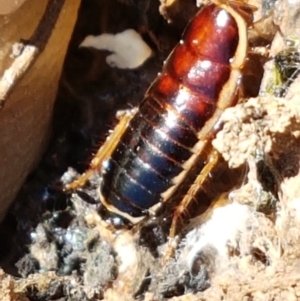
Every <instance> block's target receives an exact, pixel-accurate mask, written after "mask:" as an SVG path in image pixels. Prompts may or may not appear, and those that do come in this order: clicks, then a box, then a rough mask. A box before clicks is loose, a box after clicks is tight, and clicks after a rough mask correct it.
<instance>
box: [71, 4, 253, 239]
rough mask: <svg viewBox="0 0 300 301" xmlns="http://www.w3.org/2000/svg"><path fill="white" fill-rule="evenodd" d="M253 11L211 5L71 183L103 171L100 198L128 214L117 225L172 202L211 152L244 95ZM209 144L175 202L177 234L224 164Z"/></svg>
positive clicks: (117, 211) (78, 183)
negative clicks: (225, 117) (222, 123)
mask: <svg viewBox="0 0 300 301" xmlns="http://www.w3.org/2000/svg"><path fill="white" fill-rule="evenodd" d="M245 16H246V17H247V20H248V18H249V6H248V5H246V4H243V3H239V2H232V4H230V3H229V4H227V3H226V4H224V3H219V2H215V3H213V4H210V5H208V6H206V7H204V8H203V9H202V10H201V11H200V12H199V13H198V14H197V15H196V16H195V18H194V19H193V20H192V21H191V23H190V24H189V25H188V27H187V29H186V31H185V33H184V35H183V39H182V40H181V41H180V43H179V44H178V45H177V47H176V48H175V49H174V50H173V52H172V53H171V54H170V56H169V58H168V59H167V60H166V62H165V64H164V66H163V70H162V72H161V73H160V74H159V75H158V77H157V78H156V80H155V81H154V82H153V84H152V85H151V86H150V88H149V89H148V91H147V93H146V95H145V98H144V100H143V101H142V103H141V104H140V106H139V107H138V108H135V109H134V110H131V111H126V112H125V113H124V114H123V116H122V117H121V118H120V122H119V123H118V125H117V126H116V127H115V129H114V131H113V132H112V134H111V135H110V136H109V137H108V139H107V141H106V142H105V143H104V145H103V146H102V147H101V148H100V150H99V151H98V153H97V154H96V156H95V158H94V159H93V161H92V163H91V169H90V170H89V171H88V172H87V173H85V174H83V175H82V176H81V177H80V178H79V179H78V180H76V181H74V182H73V183H71V184H69V185H67V189H76V188H78V187H79V186H82V185H84V183H85V182H86V180H88V179H89V177H90V175H91V173H92V172H95V171H98V172H100V174H101V186H100V187H99V196H100V200H101V203H102V204H103V205H104V206H105V208H106V209H107V210H108V211H109V212H111V213H112V214H114V215H117V216H119V217H120V218H119V219H114V221H117V222H115V226H120V225H121V224H122V223H123V222H124V221H125V223H127V224H128V223H129V224H131V225H134V224H136V223H138V222H140V221H141V220H143V219H144V218H145V217H147V216H149V215H155V214H156V213H157V208H158V207H161V205H163V204H165V203H167V202H169V201H170V200H171V199H172V197H173V196H174V194H175V192H176V191H177V190H178V189H179V187H180V185H181V184H182V182H183V181H184V180H185V179H186V177H187V176H188V175H189V174H190V171H191V170H192V168H193V166H194V165H195V164H196V163H197V162H198V161H199V160H200V157H203V151H204V149H206V148H207V146H208V145H210V142H211V139H212V138H213V137H214V135H215V133H216V131H217V130H218V125H219V120H220V117H221V115H222V113H223V111H224V110H225V109H226V108H227V107H230V106H233V105H235V104H236V102H237V101H238V96H239V95H238V94H239V93H238V92H239V87H240V80H241V69H242V67H243V64H244V61H245V59H246V55H247V45H248V43H247V22H246V21H245V19H244V17H245ZM251 16H252V12H251ZM209 149H210V151H209V153H208V154H207V156H206V160H205V161H206V162H203V169H202V171H201V172H200V173H199V174H198V175H197V176H196V178H195V179H194V182H193V183H192V185H190V188H189V189H188V191H187V192H186V194H185V197H184V198H183V200H182V201H181V203H180V205H179V206H177V207H176V208H175V212H174V218H173V223H172V226H171V232H170V235H171V236H174V235H175V232H176V223H177V219H178V218H179V217H180V215H181V213H182V212H183V211H184V210H185V208H186V207H187V205H188V204H189V203H190V202H191V201H192V199H193V196H194V194H195V193H196V191H197V189H198V188H199V186H201V184H202V182H203V181H204V180H205V178H206V177H207V176H208V174H209V172H210V171H211V169H212V168H213V167H214V166H215V165H216V164H217V161H218V154H217V153H216V152H215V151H213V150H212V149H211V148H209ZM206 151H207V150H206ZM206 151H205V152H206ZM201 160H202V159H201Z"/></svg>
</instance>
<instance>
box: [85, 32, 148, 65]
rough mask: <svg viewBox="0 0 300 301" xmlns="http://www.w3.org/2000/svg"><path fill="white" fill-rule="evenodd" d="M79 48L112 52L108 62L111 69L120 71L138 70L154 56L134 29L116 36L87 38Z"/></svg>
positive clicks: (106, 34) (102, 35) (104, 35)
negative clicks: (115, 68) (114, 68)
mask: <svg viewBox="0 0 300 301" xmlns="http://www.w3.org/2000/svg"><path fill="white" fill-rule="evenodd" d="M79 47H93V48H95V49H99V50H108V51H110V52H112V54H110V55H108V56H107V58H106V62H107V64H108V65H110V66H111V67H117V68H120V69H134V68H137V67H139V66H141V65H142V64H143V63H144V62H145V61H146V60H147V59H148V58H149V57H150V56H151V54H152V51H151V48H150V47H149V46H148V45H147V44H146V43H145V42H144V40H143V39H142V37H141V35H140V34H139V33H137V32H136V31H135V30H133V29H127V30H125V31H123V32H120V33H117V34H115V35H114V34H108V33H105V34H101V35H99V36H87V37H86V38H85V39H84V41H83V42H82V43H81V44H80V46H79Z"/></svg>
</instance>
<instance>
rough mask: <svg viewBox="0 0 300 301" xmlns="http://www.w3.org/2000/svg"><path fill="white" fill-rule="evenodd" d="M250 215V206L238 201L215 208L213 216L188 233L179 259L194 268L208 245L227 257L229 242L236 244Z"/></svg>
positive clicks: (219, 254)
mask: <svg viewBox="0 0 300 301" xmlns="http://www.w3.org/2000/svg"><path fill="white" fill-rule="evenodd" d="M250 215H251V210H250V209H249V207H248V206H246V205H241V204H239V203H237V202H234V203H232V204H228V205H226V206H224V207H219V208H216V209H214V210H213V213H212V216H211V218H210V219H209V220H208V221H207V222H206V223H205V224H203V225H200V226H199V227H196V228H195V229H193V230H192V231H190V232H189V233H188V234H187V236H186V238H185V240H184V242H183V248H182V249H181V254H180V255H179V259H181V260H184V261H185V262H186V265H187V266H188V267H189V268H192V265H193V263H194V261H195V259H196V258H197V255H198V254H199V253H200V252H202V251H203V250H204V249H205V248H206V247H212V248H213V249H215V250H216V253H217V254H218V256H221V257H223V258H226V257H227V256H228V243H230V245H232V246H235V245H236V241H237V235H238V234H239V232H240V231H241V230H242V229H244V228H245V225H246V221H247V220H248V219H249V217H250Z"/></svg>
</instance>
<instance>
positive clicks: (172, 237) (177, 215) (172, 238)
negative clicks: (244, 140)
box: [163, 149, 220, 262]
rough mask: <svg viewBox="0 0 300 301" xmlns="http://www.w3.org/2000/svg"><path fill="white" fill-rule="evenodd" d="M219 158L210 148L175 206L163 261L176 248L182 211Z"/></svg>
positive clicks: (192, 198)
mask: <svg viewBox="0 0 300 301" xmlns="http://www.w3.org/2000/svg"><path fill="white" fill-rule="evenodd" d="M219 160H220V154H219V153H218V152H217V151H216V150H214V149H212V150H211V151H210V152H209V155H208V162H207V164H206V165H205V166H204V167H203V169H202V170H201V172H200V173H199V175H198V176H197V178H196V179H195V181H194V183H193V184H192V185H191V187H190V188H189V190H188V192H187V193H186V195H185V196H184V198H183V199H182V201H181V202H180V204H179V206H177V207H176V209H175V211H174V215H173V219H172V224H171V228H170V232H169V243H168V247H167V252H166V255H165V257H164V260H163V261H164V262H166V260H167V259H169V258H170V257H172V256H173V255H174V251H175V248H176V244H177V242H176V234H177V225H178V223H179V222H180V219H181V216H182V215H183V214H184V212H185V211H186V210H187V208H188V206H189V204H190V203H191V202H192V201H194V197H195V196H196V194H197V192H198V191H199V188H200V187H201V186H202V185H203V184H204V182H205V181H206V180H207V178H208V177H209V174H210V173H211V172H212V170H213V169H214V168H215V166H216V165H217V164H218V162H219Z"/></svg>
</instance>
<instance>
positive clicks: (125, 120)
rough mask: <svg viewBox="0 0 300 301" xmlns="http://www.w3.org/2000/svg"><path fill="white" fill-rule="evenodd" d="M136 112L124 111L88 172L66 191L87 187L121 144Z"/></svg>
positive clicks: (67, 186) (68, 186) (70, 184)
mask: <svg viewBox="0 0 300 301" xmlns="http://www.w3.org/2000/svg"><path fill="white" fill-rule="evenodd" d="M135 113H136V110H126V111H122V115H121V116H120V121H119V123H118V124H117V125H116V127H115V128H114V130H113V132H112V133H111V134H110V135H109V136H108V137H107V139H106V141H105V142H104V144H103V145H102V146H101V147H100V148H99V150H98V152H97V154H96V155H95V156H94V158H93V160H92V162H91V164H90V168H89V169H88V171H86V172H85V173H83V174H82V175H80V177H79V178H78V179H76V180H75V181H73V182H71V183H69V184H67V185H66V186H65V190H76V189H78V188H79V187H82V186H84V185H85V183H86V182H87V181H88V180H89V179H90V177H91V176H92V174H93V173H94V172H95V170H97V169H99V167H100V166H101V164H102V163H103V162H104V161H105V160H107V159H108V158H109V157H110V155H111V154H112V152H113V151H114V150H115V148H116V146H117V144H118V143H119V140H120V138H121V137H122V135H123V133H124V132H125V130H126V129H127V126H128V124H129V122H130V120H131V119H132V118H133V116H134V115H135Z"/></svg>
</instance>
